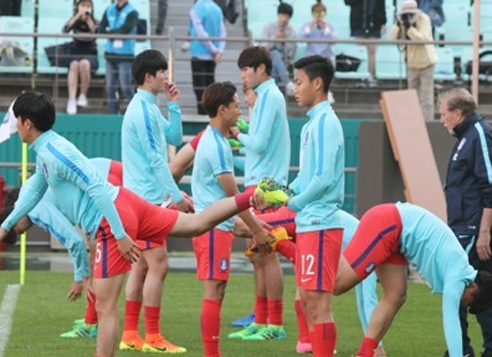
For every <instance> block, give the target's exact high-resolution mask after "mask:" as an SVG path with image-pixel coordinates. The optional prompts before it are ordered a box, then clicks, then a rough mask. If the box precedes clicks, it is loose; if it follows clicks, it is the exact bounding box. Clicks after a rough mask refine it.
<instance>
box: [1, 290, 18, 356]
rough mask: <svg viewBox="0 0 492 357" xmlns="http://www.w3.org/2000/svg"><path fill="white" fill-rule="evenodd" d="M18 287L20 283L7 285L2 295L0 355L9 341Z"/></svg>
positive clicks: (3, 352)
mask: <svg viewBox="0 0 492 357" xmlns="http://www.w3.org/2000/svg"><path fill="white" fill-rule="evenodd" d="M20 287H21V286H20V285H7V288H6V289H5V295H4V296H3V302H2V307H1V308H0V357H3V355H4V354H5V349H6V347H7V343H8V342H9V336H10V331H11V329H12V322H13V315H14V311H15V304H16V302H17V297H18V296H19V290H20Z"/></svg>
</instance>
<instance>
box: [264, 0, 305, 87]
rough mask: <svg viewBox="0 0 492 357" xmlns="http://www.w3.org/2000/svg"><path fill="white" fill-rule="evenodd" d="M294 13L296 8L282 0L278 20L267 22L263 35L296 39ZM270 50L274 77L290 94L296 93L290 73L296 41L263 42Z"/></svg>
mask: <svg viewBox="0 0 492 357" xmlns="http://www.w3.org/2000/svg"><path fill="white" fill-rule="evenodd" d="M293 13H294V8H293V7H292V6H291V5H289V4H287V3H285V2H283V1H282V0H280V4H279V6H278V8H277V21H275V22H271V23H269V24H266V25H265V27H264V28H263V32H262V36H261V37H264V38H270V39H275V40H279V39H295V38H296V37H297V34H296V30H294V27H292V26H291V25H290V24H289V22H290V19H291V18H292V14H293ZM263 45H264V46H265V47H267V48H268V49H269V50H270V53H271V55H272V62H273V68H272V77H273V78H274V79H275V81H276V82H277V84H278V85H279V87H284V88H285V91H286V93H287V94H288V95H294V83H293V82H292V81H291V79H290V77H289V75H290V72H289V68H291V67H292V61H293V59H294V55H295V54H296V47H297V44H296V43H295V42H270V43H265V44H263Z"/></svg>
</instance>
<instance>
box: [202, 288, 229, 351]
mask: <svg viewBox="0 0 492 357" xmlns="http://www.w3.org/2000/svg"><path fill="white" fill-rule="evenodd" d="M226 286H227V281H224V280H205V281H204V282H203V287H204V294H203V301H202V311H201V318H200V321H201V333H202V343H203V350H204V353H205V357H214V356H220V355H221V354H220V349H219V338H220V311H221V308H222V301H223V300H224V294H225V289H226Z"/></svg>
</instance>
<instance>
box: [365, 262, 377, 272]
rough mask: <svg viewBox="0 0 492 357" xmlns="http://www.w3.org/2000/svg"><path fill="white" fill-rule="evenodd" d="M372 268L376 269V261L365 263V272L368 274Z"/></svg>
mask: <svg viewBox="0 0 492 357" xmlns="http://www.w3.org/2000/svg"><path fill="white" fill-rule="evenodd" d="M374 269H376V263H374V262H370V263H369V264H367V265H366V269H365V270H366V273H367V274H370V273H372V272H373V271H374Z"/></svg>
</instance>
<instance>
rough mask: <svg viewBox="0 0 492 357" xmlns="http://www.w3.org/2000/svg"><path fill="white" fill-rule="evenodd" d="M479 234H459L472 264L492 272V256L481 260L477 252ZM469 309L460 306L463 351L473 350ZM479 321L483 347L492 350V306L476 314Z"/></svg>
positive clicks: (476, 267)
mask: <svg viewBox="0 0 492 357" xmlns="http://www.w3.org/2000/svg"><path fill="white" fill-rule="evenodd" d="M477 238H478V237H477V236H459V237H458V241H459V242H460V244H461V246H462V247H463V249H465V251H468V261H469V262H470V265H471V266H473V267H474V268H475V269H476V270H485V271H488V272H489V273H492V258H491V259H489V260H486V261H482V260H480V258H479V257H478V253H477V247H476V242H477ZM467 315H468V313H467V309H466V307H464V306H460V323H461V331H462V334H463V336H462V337H463V351H464V353H466V352H471V351H472V347H471V341H470V337H469V336H468V320H467ZM476 318H477V321H478V323H479V325H480V328H481V330H482V338H483V344H482V346H483V348H484V349H487V350H491V351H492V308H489V309H487V310H485V311H484V312H482V313H480V314H477V315H476Z"/></svg>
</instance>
